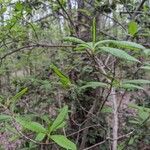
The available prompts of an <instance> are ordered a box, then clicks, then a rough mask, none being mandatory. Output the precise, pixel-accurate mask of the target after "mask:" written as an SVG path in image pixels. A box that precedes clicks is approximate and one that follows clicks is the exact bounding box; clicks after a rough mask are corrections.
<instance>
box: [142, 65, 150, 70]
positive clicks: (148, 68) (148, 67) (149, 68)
mask: <svg viewBox="0 0 150 150" xmlns="http://www.w3.org/2000/svg"><path fill="white" fill-rule="evenodd" d="M140 68H141V69H144V70H150V66H142V67H140Z"/></svg>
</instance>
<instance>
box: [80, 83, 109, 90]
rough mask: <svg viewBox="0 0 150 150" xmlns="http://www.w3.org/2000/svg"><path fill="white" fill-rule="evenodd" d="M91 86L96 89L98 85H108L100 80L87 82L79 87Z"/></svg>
mask: <svg viewBox="0 0 150 150" xmlns="http://www.w3.org/2000/svg"><path fill="white" fill-rule="evenodd" d="M89 87H90V88H93V89H96V88H98V87H108V84H107V83H102V82H87V83H86V85H84V86H81V87H80V88H79V89H80V90H84V89H86V88H89Z"/></svg>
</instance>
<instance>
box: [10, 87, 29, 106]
mask: <svg viewBox="0 0 150 150" xmlns="http://www.w3.org/2000/svg"><path fill="white" fill-rule="evenodd" d="M27 90H28V88H24V89H23V90H21V91H20V92H19V93H17V94H16V95H15V96H13V97H12V98H11V101H10V102H11V103H16V102H17V100H19V99H20V98H21V97H22V96H23V95H24V94H25V93H26V92H27Z"/></svg>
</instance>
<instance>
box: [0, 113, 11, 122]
mask: <svg viewBox="0 0 150 150" xmlns="http://www.w3.org/2000/svg"><path fill="white" fill-rule="evenodd" d="M10 119H11V116H9V115H0V122H2V121H7V120H10Z"/></svg>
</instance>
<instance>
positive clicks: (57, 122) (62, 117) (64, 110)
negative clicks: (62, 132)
mask: <svg viewBox="0 0 150 150" xmlns="http://www.w3.org/2000/svg"><path fill="white" fill-rule="evenodd" d="M67 115H68V106H64V107H63V108H62V110H61V111H60V113H59V115H58V116H57V118H56V119H55V120H54V122H53V124H52V125H51V127H50V130H49V132H52V131H55V130H56V129H57V128H58V127H59V126H60V125H61V124H62V123H63V122H64V120H65V119H66V117H67Z"/></svg>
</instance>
